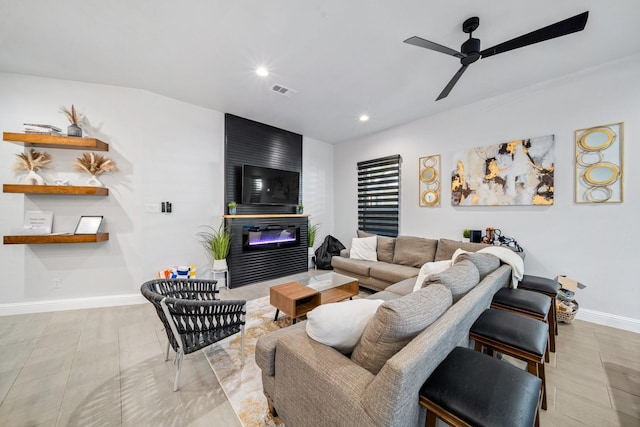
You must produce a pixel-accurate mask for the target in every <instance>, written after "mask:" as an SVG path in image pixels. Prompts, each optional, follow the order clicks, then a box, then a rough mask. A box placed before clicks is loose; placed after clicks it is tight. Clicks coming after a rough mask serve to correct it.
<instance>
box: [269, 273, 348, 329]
mask: <svg viewBox="0 0 640 427" xmlns="http://www.w3.org/2000/svg"><path fill="white" fill-rule="evenodd" d="M358 285H359V284H358V280H357V279H354V278H353V277H348V276H343V275H342V274H338V273H333V272H331V273H326V274H321V275H319V276H315V277H310V278H308V279H304V280H300V281H299V282H289V283H283V284H282V285H276V286H272V287H271V288H270V289H269V302H270V303H271V305H272V306H274V307H275V308H276V315H275V317H274V319H273V320H277V319H278V314H280V311H282V312H283V313H285V314H286V315H287V316H289V317H291V318H292V319H293V323H295V322H296V319H297V318H298V317H301V316H304V315H305V314H307V313H308V312H310V311H311V310H313V309H314V308H316V307H318V306H319V305H321V304H327V303H330V302H338V301H343V300H346V299H347V298H351V297H354V296H356V295H358Z"/></svg>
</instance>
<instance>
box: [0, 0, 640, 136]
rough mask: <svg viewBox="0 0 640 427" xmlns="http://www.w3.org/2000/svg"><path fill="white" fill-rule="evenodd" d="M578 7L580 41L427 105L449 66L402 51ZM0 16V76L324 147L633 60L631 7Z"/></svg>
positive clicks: (275, 7) (546, 48) (209, 8)
mask: <svg viewBox="0 0 640 427" xmlns="http://www.w3.org/2000/svg"><path fill="white" fill-rule="evenodd" d="M585 10H588V11H589V13H590V14H589V21H588V22H587V26H586V28H585V30H584V31H582V32H579V33H575V34H571V35H568V36H565V37H561V38H558V39H554V40H550V41H547V42H543V43H540V44H537V45H532V46H529V47H525V48H522V49H518V50H514V51H510V52H506V53H503V54H500V55H496V56H494V57H490V58H486V59H484V60H480V61H478V62H476V63H475V64H472V65H471V66H470V68H469V69H468V70H467V72H466V73H465V74H464V75H463V76H462V78H461V79H460V81H459V82H458V84H457V86H456V87H455V88H454V89H453V91H452V92H451V94H450V95H449V97H448V98H446V99H444V100H441V101H438V102H435V101H434V100H435V98H436V97H437V95H438V94H439V93H440V91H441V90H442V89H443V88H444V86H445V85H446V83H447V82H448V81H449V79H450V78H451V77H452V76H453V74H454V73H455V72H456V71H457V70H458V68H459V67H460V64H459V62H458V60H457V59H456V58H454V57H451V56H447V55H443V54H441V53H437V52H433V51H429V50H426V49H421V48H418V47H415V46H411V45H408V44H405V43H402V41H403V40H404V39H406V38H407V37H410V36H413V35H417V36H420V37H423V38H426V39H428V40H431V41H434V42H436V43H439V44H442V45H445V46H448V47H451V48H453V49H456V50H458V49H459V48H460V45H461V44H462V43H463V42H464V41H465V40H466V37H467V35H466V34H464V33H463V32H462V30H461V25H462V22H463V21H464V20H465V19H467V18H469V17H471V16H478V17H479V18H480V27H479V28H478V30H476V31H475V32H474V33H473V35H474V37H476V38H479V39H481V40H482V48H487V47H490V46H493V45H495V44H497V43H500V42H502V41H505V40H509V39H511V38H513V37H516V36H519V35H522V34H524V33H528V32H530V31H533V30H535V29H538V28H540V27H543V26H546V25H549V24H552V23H554V22H557V21H560V20H562V19H565V18H568V17H571V16H573V15H576V14H578V13H581V12H583V11H585ZM0 16H1V17H2V25H1V26H0V71H6V72H12V73H22V74H31V75H37V76H46V77H53V78H60V79H68V80H76V81H84V82H94V83H103V84H110V85H117V86H126V87H132V88H140V89H146V90H148V91H151V92H155V93H158V94H162V95H165V96H168V97H172V98H175V99H179V100H182V101H185V102H188V103H192V104H195V105H201V106H203V107H207V108H211V109H214V110H217V111H221V112H226V113H232V114H236V115H239V116H242V117H246V118H250V119H253V120H256V121H259V122H263V123H267V124H270V125H273V126H277V127H281V128H284V129H287V130H290V131H293V132H297V133H300V134H303V135H305V136H309V137H311V138H314V139H317V140H320V141H325V142H330V143H337V142H340V141H345V140H349V139H353V138H358V137H361V136H364V135H367V134H370V133H374V132H378V131H380V130H383V129H386V128H389V127H393V126H396V125H399V124H402V123H406V122H409V121H412V120H415V119H417V118H420V117H424V116H427V115H431V114H435V113H437V112H440V111H444V110H447V109H451V108H454V107H457V106H460V105H463V104H468V103H471V102H474V101H478V100H480V99H483V98H487V97H491V96H495V95H497V94H500V93H503V92H508V91H511V90H514V89H517V88H521V87H525V86H529V85H532V84H535V83H539V82H542V81H546V80H549V79H554V78H557V77H559V76H563V75H566V74H570V73H573V72H576V71H579V70H582V69H585V68H588V67H592V66H595V65H598V64H601V63H605V62H609V61H612V60H615V59H618V58H622V57H626V56H630V55H633V54H636V53H638V52H640V25H638V21H639V20H640V1H638V0H616V1H609V2H605V1H602V0H580V1H579V0H563V1H558V0H538V1H531V0H492V1H490V2H489V1H483V2H481V1H477V0H458V1H455V2H451V1H449V2H444V1H436V0H419V1H418V0H400V1H390V0H323V1H311V0H307V1H302V0H299V1H295V0H289V1H285V0H208V1H206V0H182V1H176V0H144V1H143V0H110V1H104V0H99V1H98V0H58V1H46V2H45V1H38V0H0ZM258 65H266V66H267V67H268V68H269V69H270V71H271V74H270V75H269V76H268V77H267V78H260V77H258V76H257V75H256V74H255V73H254V69H255V68H256V67H257V66H258ZM274 83H277V84H280V85H284V86H286V87H288V88H292V89H294V90H297V91H298V93H297V94H295V96H293V97H292V98H287V97H284V96H281V95H278V94H275V93H273V92H271V91H270V90H269V88H270V86H271V85H273V84H274ZM621 89H623V88H622V87H621ZM362 113H366V114H368V115H369V116H370V117H371V120H370V121H369V122H366V123H361V122H359V121H358V117H359V116H360V115H361V114H362Z"/></svg>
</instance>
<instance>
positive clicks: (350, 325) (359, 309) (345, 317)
mask: <svg viewBox="0 0 640 427" xmlns="http://www.w3.org/2000/svg"><path fill="white" fill-rule="evenodd" d="M383 302H384V301H383V300H381V299H376V300H370V299H355V300H350V301H343V302H334V303H331V304H323V305H321V306H318V307H316V308H314V309H313V310H311V311H310V312H308V313H307V326H306V329H307V335H309V337H310V338H311V339H313V340H315V341H318V342H319V343H322V344H325V345H328V346H331V347H333V348H335V349H336V350H338V351H339V352H341V353H345V354H348V353H351V352H352V351H353V347H355V345H356V343H357V342H358V340H359V339H360V336H361V335H362V331H364V328H365V326H367V323H368V322H369V319H371V317H373V315H374V314H375V313H376V310H377V309H378V306H380V304H382V303H383Z"/></svg>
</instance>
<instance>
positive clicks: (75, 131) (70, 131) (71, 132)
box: [67, 124, 82, 137]
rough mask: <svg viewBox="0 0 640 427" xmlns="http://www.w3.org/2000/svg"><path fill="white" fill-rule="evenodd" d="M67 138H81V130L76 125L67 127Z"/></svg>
mask: <svg viewBox="0 0 640 427" xmlns="http://www.w3.org/2000/svg"><path fill="white" fill-rule="evenodd" d="M67 136H76V137H82V128H81V127H80V126H78V125H76V124H70V125H69V126H67Z"/></svg>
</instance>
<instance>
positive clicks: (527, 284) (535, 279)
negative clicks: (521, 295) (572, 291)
mask: <svg viewBox="0 0 640 427" xmlns="http://www.w3.org/2000/svg"><path fill="white" fill-rule="evenodd" d="M559 288H560V285H559V284H558V281H557V280H553V279H547V278H546V277H540V276H530V275H528V274H525V275H524V276H523V277H522V280H520V282H519V283H518V289H526V290H529V291H535V292H542V293H543V294H547V295H549V296H556V294H557V293H558V289H559Z"/></svg>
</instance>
